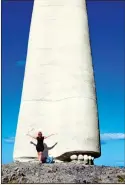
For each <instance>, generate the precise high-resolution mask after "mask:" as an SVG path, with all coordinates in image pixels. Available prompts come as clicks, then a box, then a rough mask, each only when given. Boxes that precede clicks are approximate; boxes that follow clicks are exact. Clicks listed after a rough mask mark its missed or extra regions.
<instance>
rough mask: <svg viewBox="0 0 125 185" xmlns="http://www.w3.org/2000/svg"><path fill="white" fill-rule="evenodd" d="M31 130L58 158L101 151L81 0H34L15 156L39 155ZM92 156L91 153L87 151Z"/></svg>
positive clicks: (85, 24) (68, 157)
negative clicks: (43, 136) (40, 137)
mask: <svg viewBox="0 0 125 185" xmlns="http://www.w3.org/2000/svg"><path fill="white" fill-rule="evenodd" d="M29 131H31V132H30V134H31V135H34V134H36V133H37V131H42V132H43V134H44V135H49V134H51V133H57V135H55V136H52V137H50V138H48V139H47V140H46V144H47V145H48V146H49V147H50V146H51V145H53V144H55V142H58V143H57V145H56V146H55V147H54V148H53V149H52V150H50V151H49V154H50V155H52V156H54V157H57V158H58V159H59V160H68V159H70V158H71V155H77V156H78V155H85V156H86V155H88V156H92V157H99V156H100V153H101V152H100V137H99V124H98V113H97V105H96V93H95V83H94V76H93V67H92V57H91V49H90V43H89V30H88V20H87V11H86V2H85V0H34V6H33V13H32V19H31V26H30V33H29V42H28V51H27V59H26V67H25V75H24V83H23V91H22V98H21V105H20V112H19V118H18V125H17V131H16V138H15V147H14V156H13V157H14V160H15V161H16V160H18V161H30V160H34V159H35V158H36V157H37V153H36V150H35V148H34V146H33V145H31V144H30V141H31V138H29V137H28V136H27V135H26V134H27V133H28V132H29ZM90 158H91V157H90ZM80 159H82V157H80Z"/></svg>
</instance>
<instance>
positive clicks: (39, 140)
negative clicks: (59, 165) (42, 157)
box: [36, 137, 44, 152]
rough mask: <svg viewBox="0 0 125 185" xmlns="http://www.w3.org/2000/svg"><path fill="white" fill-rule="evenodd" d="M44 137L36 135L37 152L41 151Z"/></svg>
mask: <svg viewBox="0 0 125 185" xmlns="http://www.w3.org/2000/svg"><path fill="white" fill-rule="evenodd" d="M43 140H44V137H41V138H40V137H37V145H36V150H37V152H43V150H44V144H43Z"/></svg>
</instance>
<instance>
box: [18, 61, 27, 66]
mask: <svg viewBox="0 0 125 185" xmlns="http://www.w3.org/2000/svg"><path fill="white" fill-rule="evenodd" d="M25 63H26V61H25V60H18V61H17V62H16V64H17V66H18V67H23V66H25Z"/></svg>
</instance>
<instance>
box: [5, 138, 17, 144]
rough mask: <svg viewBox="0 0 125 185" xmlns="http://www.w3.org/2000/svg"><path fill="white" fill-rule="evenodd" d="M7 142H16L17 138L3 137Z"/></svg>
mask: <svg viewBox="0 0 125 185" xmlns="http://www.w3.org/2000/svg"><path fill="white" fill-rule="evenodd" d="M3 140H4V141H5V142H6V143H14V140H15V138H14V137H6V138H4V139H3Z"/></svg>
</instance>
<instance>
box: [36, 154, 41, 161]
mask: <svg viewBox="0 0 125 185" xmlns="http://www.w3.org/2000/svg"><path fill="white" fill-rule="evenodd" d="M37 154H38V160H39V161H41V155H40V152H37Z"/></svg>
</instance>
